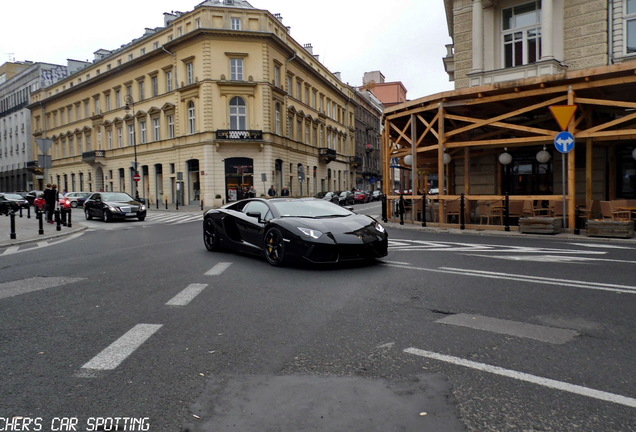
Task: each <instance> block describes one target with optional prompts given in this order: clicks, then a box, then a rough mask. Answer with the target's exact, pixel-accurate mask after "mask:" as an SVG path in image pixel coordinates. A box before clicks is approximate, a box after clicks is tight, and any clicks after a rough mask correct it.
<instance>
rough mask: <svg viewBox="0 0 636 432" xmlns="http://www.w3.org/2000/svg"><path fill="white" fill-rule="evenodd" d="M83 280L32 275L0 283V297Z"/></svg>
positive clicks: (13, 295)
mask: <svg viewBox="0 0 636 432" xmlns="http://www.w3.org/2000/svg"><path fill="white" fill-rule="evenodd" d="M81 280H85V278H69V277H32V278H28V279H20V280H17V281H13V282H4V283H0V299H4V298H9V297H15V296H18V295H22V294H28V293H31V292H35V291H42V290H45V289H48V288H53V287H57V286H61V285H66V284H70V283H73V282H78V281H81Z"/></svg>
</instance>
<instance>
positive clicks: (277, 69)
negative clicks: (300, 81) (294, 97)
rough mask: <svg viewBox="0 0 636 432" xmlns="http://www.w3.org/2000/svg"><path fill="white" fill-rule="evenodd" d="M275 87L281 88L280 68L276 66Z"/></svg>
mask: <svg viewBox="0 0 636 432" xmlns="http://www.w3.org/2000/svg"><path fill="white" fill-rule="evenodd" d="M274 87H276V88H280V66H274Z"/></svg>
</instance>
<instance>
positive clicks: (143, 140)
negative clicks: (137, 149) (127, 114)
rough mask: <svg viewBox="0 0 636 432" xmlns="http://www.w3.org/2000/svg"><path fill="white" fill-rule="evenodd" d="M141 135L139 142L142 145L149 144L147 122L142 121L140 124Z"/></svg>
mask: <svg viewBox="0 0 636 432" xmlns="http://www.w3.org/2000/svg"><path fill="white" fill-rule="evenodd" d="M139 133H140V137H139V142H140V143H141V144H145V143H147V142H148V133H147V131H146V122H145V120H142V121H140V122H139Z"/></svg>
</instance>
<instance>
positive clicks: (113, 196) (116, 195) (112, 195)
mask: <svg viewBox="0 0 636 432" xmlns="http://www.w3.org/2000/svg"><path fill="white" fill-rule="evenodd" d="M102 201H134V200H133V197H131V196H130V195H128V194H127V193H123V192H109V193H102Z"/></svg>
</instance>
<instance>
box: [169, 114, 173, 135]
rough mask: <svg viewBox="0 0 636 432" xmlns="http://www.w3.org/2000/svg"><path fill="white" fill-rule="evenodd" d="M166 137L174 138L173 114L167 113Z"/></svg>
mask: <svg viewBox="0 0 636 432" xmlns="http://www.w3.org/2000/svg"><path fill="white" fill-rule="evenodd" d="M168 138H174V115H173V114H169V115H168Z"/></svg>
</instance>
